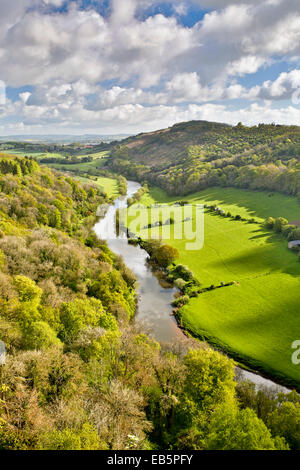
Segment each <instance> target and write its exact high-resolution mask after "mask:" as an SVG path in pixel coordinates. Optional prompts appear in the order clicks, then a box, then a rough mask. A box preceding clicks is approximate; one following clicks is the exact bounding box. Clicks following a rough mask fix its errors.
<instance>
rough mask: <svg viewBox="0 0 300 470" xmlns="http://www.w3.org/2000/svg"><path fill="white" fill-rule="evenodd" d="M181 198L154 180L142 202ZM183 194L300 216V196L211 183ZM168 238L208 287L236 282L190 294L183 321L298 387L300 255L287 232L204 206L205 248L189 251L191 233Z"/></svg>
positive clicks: (249, 211) (252, 212)
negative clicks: (187, 237) (170, 194)
mask: <svg viewBox="0 0 300 470" xmlns="http://www.w3.org/2000/svg"><path fill="white" fill-rule="evenodd" d="M175 200H178V197H177V198H169V197H168V196H166V194H165V193H163V192H162V191H161V190H159V189H157V188H154V189H152V190H151V191H150V193H149V194H147V195H145V196H144V197H143V199H142V201H141V202H142V203H145V204H150V203H152V202H164V203H170V202H172V201H175ZM185 200H189V201H190V202H192V203H196V202H197V203H198V202H199V203H200V202H203V203H206V204H207V203H217V204H218V205H220V206H221V207H222V208H223V209H225V210H226V211H227V210H230V212H231V213H232V214H233V215H236V214H240V215H242V216H247V217H249V216H250V217H255V218H258V219H261V220H262V219H263V218H266V217H268V216H269V215H273V216H284V217H286V218H288V219H290V220H291V219H292V220H296V219H300V217H299V209H300V203H299V202H298V201H297V199H296V198H292V197H288V196H283V195H280V194H273V195H272V196H270V193H267V192H251V191H244V190H238V189H224V188H222V189H220V188H213V189H209V190H206V191H203V192H200V193H197V194H193V195H192V196H189V197H186V198H185ZM234 201H236V202H234ZM157 230H158V229H157ZM142 235H143V233H142ZM166 242H167V243H169V244H172V245H173V246H175V247H176V248H177V249H178V250H179V253H180V258H179V259H178V263H182V264H185V265H187V266H189V268H190V269H192V271H193V272H194V275H195V276H196V278H197V279H198V280H199V281H200V282H201V284H202V286H203V287H209V286H210V285H211V284H214V285H220V283H221V282H225V283H226V282H229V281H235V282H236V285H233V286H231V287H223V288H220V289H216V290H213V291H209V292H206V293H203V294H200V295H199V296H198V297H197V298H194V299H191V300H190V302H189V303H188V304H187V305H186V306H185V307H183V309H182V311H181V316H182V324H183V326H184V327H185V328H186V329H188V330H189V331H190V332H191V333H192V334H193V335H195V336H199V337H205V338H207V339H209V340H210V341H211V342H212V343H213V344H216V345H218V346H221V347H222V348H223V349H225V350H227V351H229V352H230V353H231V354H232V355H233V356H234V357H236V358H237V359H239V360H240V361H241V362H244V363H245V364H247V365H249V366H250V367H252V368H254V369H259V370H262V371H264V372H265V373H266V374H268V375H270V376H273V377H277V379H278V380H281V381H283V382H285V383H287V384H289V383H293V384H296V383H298V384H299V387H300V366H296V365H293V364H292V361H291V355H292V353H293V350H292V349H291V345H292V343H293V342H294V341H295V340H297V339H300V263H299V261H298V257H297V255H296V254H294V253H292V252H291V251H289V250H288V247H287V242H286V240H284V239H283V238H282V237H281V236H280V235H275V234H274V233H273V232H269V231H266V230H265V229H264V228H263V227H262V226H261V225H257V224H249V223H247V222H242V221H234V220H232V219H229V218H223V217H221V216H219V215H215V214H213V213H210V212H208V211H206V212H205V240H204V247H203V249H202V250H200V251H187V250H186V248H185V245H186V241H185V240H166Z"/></svg>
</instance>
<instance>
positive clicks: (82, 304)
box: [59, 299, 117, 342]
mask: <svg viewBox="0 0 300 470" xmlns="http://www.w3.org/2000/svg"><path fill="white" fill-rule="evenodd" d="M60 321H61V324H62V328H61V330H60V333H59V336H60V338H61V339H62V340H63V341H68V342H70V341H72V340H74V339H75V338H76V337H77V336H78V334H79V332H80V331H82V330H84V329H85V328H86V327H88V326H92V327H96V326H99V327H102V328H105V329H111V330H116V329H117V323H116V320H115V318H114V317H113V316H112V314H110V313H106V312H105V311H104V309H103V306H102V303H101V301H100V300H97V299H85V300H82V299H76V300H74V301H73V302H68V303H63V304H62V305H61V308H60Z"/></svg>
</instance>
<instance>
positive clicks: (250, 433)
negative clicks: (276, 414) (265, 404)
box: [204, 406, 288, 450]
mask: <svg viewBox="0 0 300 470" xmlns="http://www.w3.org/2000/svg"><path fill="white" fill-rule="evenodd" d="M204 446H205V448H206V449H208V450H212V449H213V450H239V449H244V450H276V449H277V450H287V449H288V446H287V445H286V444H285V442H284V440H283V439H276V440H274V439H272V437H271V433H270V431H269V430H268V428H267V427H266V425H265V424H264V423H263V422H262V421H261V420H260V419H258V417H257V416H256V415H255V413H254V411H252V410H249V409H245V410H242V411H239V410H237V409H235V408H234V407H228V406H222V407H220V408H219V409H218V410H217V411H216V412H215V413H214V414H213V417H212V420H211V422H210V424H209V428H208V435H207V437H206V438H205V444H204Z"/></svg>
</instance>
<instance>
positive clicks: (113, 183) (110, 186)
mask: <svg viewBox="0 0 300 470" xmlns="http://www.w3.org/2000/svg"><path fill="white" fill-rule="evenodd" d="M74 178H75V179H78V180H79V181H81V182H82V183H93V184H97V185H98V186H99V187H100V188H101V190H102V191H104V192H105V193H106V194H107V196H108V197H113V198H115V197H117V196H119V195H120V193H119V189H118V181H117V180H116V179H114V178H106V177H104V176H103V177H102V176H100V177H98V176H93V177H92V178H85V177H82V176H74Z"/></svg>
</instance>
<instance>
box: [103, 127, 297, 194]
mask: <svg viewBox="0 0 300 470" xmlns="http://www.w3.org/2000/svg"><path fill="white" fill-rule="evenodd" d="M111 157H112V158H111V159H110V160H109V162H108V165H109V166H110V167H111V168H112V169H115V170H118V171H119V172H121V173H123V174H124V175H125V176H127V177H130V178H136V179H138V180H139V181H144V180H147V181H148V182H150V183H155V184H156V185H159V186H160V187H161V188H163V189H165V190H166V191H167V192H168V193H169V194H171V195H172V194H173V195H184V194H189V193H193V192H195V191H199V190H202V189H206V188H208V187H211V186H223V187H226V186H229V187H230V186H236V187H240V188H249V189H268V190H278V191H281V192H284V193H286V194H292V195H298V194H299V193H300V127H296V126H279V125H275V124H274V125H264V124H261V125H259V126H254V127H245V126H243V125H242V124H238V125H237V126H235V127H232V126H228V125H225V124H218V123H212V122H206V121H191V122H187V123H181V124H176V125H175V126H173V127H171V128H168V129H164V130H161V131H157V132H152V133H149V134H140V135H138V136H136V137H130V138H129V139H126V140H124V141H122V142H121V144H118V145H115V146H114V147H113V150H112V155H111Z"/></svg>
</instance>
